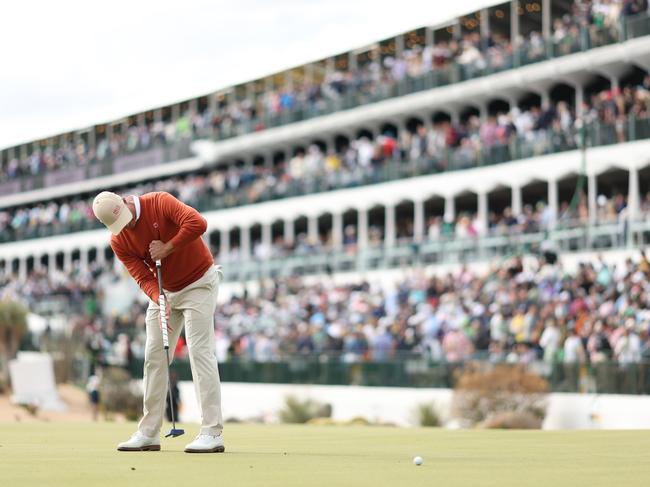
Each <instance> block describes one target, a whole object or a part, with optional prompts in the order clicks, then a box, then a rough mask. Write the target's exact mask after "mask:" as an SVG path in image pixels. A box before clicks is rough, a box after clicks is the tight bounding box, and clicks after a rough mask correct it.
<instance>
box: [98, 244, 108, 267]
mask: <svg viewBox="0 0 650 487" xmlns="http://www.w3.org/2000/svg"><path fill="white" fill-rule="evenodd" d="M105 251H106V249H105V248H104V247H102V246H99V247H97V248H96V249H95V255H96V256H97V257H95V262H97V264H98V265H99V266H100V267H104V264H105V263H106V252H105Z"/></svg>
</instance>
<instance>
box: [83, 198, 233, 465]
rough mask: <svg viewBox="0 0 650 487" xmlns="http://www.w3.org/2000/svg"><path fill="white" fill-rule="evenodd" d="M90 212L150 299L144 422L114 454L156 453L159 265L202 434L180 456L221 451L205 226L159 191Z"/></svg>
mask: <svg viewBox="0 0 650 487" xmlns="http://www.w3.org/2000/svg"><path fill="white" fill-rule="evenodd" d="M93 212H94V213H95V216H96V217H97V219H98V220H99V221H101V222H102V223H103V224H104V225H106V226H107V227H108V229H109V230H110V231H111V233H112V234H113V235H112V236H111V247H112V248H113V252H115V255H116V256H117V258H118V259H120V260H121V261H122V263H123V264H124V265H125V266H126V268H127V270H128V271H129V273H130V274H131V276H133V278H134V279H135V281H136V282H137V283H138V285H139V286H140V288H141V289H142V290H143V291H144V293H145V294H146V295H147V296H148V297H149V299H150V301H149V307H148V308H147V315H146V327H147V342H146V347H145V354H144V401H143V402H144V404H143V413H144V416H143V417H142V420H141V421H140V423H139V425H138V430H137V431H136V432H135V433H134V434H133V436H132V437H131V439H130V440H128V441H125V442H124V443H120V444H119V445H118V448H117V449H118V450H120V451H151V450H155V451H158V450H160V428H161V426H162V421H163V414H164V411H165V397H166V392H167V364H166V363H165V353H164V352H163V344H162V333H161V328H160V327H161V320H160V313H159V308H158V281H157V278H156V272H155V262H156V260H161V261H162V281H163V282H162V284H163V288H164V292H165V296H166V301H167V303H168V306H167V310H166V311H167V315H168V317H167V322H168V323H169V345H170V350H174V349H175V348H176V341H177V340H178V337H179V335H180V333H181V328H182V327H183V324H184V325H185V327H186V329H185V335H186V338H187V346H188V348H189V355H190V365H191V367H192V377H193V379H194V387H195V391H196V396H197V397H196V398H197V401H198V403H199V405H200V408H201V418H202V424H201V430H200V432H199V435H198V436H197V437H196V439H195V440H194V441H193V442H191V443H190V444H189V445H187V446H186V447H185V451H186V452H188V453H208V452H214V453H216V452H223V451H224V449H225V448H224V444H223V439H222V437H221V431H222V429H223V420H222V416H221V383H220V381H219V370H218V368H217V359H216V355H215V345H214V310H215V307H216V300H217V291H218V288H219V284H220V282H221V278H222V273H221V270H220V267H218V266H215V265H214V261H213V258H212V254H211V253H210V250H209V249H208V247H207V246H206V244H205V243H204V242H203V240H202V239H201V235H202V234H203V233H204V232H205V230H206V227H207V224H206V221H205V219H204V218H203V217H202V216H201V215H200V214H199V213H198V212H197V211H196V210H195V209H194V208H191V207H189V206H187V205H185V204H184V203H181V202H180V201H178V200H177V199H176V198H174V197H173V196H172V195H170V194H169V193H165V192H156V193H148V194H145V195H142V196H140V197H138V196H126V197H120V196H118V195H116V194H115V193H110V192H107V191H104V192H102V193H100V194H98V195H97V196H96V197H95V200H94V201H93Z"/></svg>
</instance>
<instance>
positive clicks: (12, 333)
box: [0, 300, 27, 384]
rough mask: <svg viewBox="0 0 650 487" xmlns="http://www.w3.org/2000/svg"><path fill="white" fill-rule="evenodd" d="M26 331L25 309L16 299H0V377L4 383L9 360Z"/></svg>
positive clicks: (7, 374) (7, 379) (14, 354)
mask: <svg viewBox="0 0 650 487" xmlns="http://www.w3.org/2000/svg"><path fill="white" fill-rule="evenodd" d="M26 332H27V309H26V308H25V307H24V306H23V305H22V304H20V303H18V302H16V301H10V300H2V301H0V379H1V380H2V382H4V383H5V384H7V383H9V361H10V360H11V359H13V358H14V357H15V356H16V353H17V352H18V348H19V347H20V341H21V340H22V338H23V336H24V335H25V333H26Z"/></svg>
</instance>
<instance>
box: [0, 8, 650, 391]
mask: <svg viewBox="0 0 650 487" xmlns="http://www.w3.org/2000/svg"><path fill="white" fill-rule="evenodd" d="M649 35H650V16H649V14H648V5H647V2H646V1H644V0H634V1H628V0H625V1H612V2H602V3H601V2H594V3H585V2H580V1H573V0H531V1H528V0H526V1H516V0H513V1H511V2H507V3H497V2H495V4H494V5H493V6H490V7H488V8H484V9H482V10H480V11H477V12H470V13H468V14H467V15H464V16H462V17H460V18H457V19H450V21H449V22H448V23H447V24H445V25H439V26H424V27H418V28H415V29H413V30H411V31H408V32H404V33H402V34H400V35H397V36H394V37H392V38H389V39H383V40H380V41H378V42H376V43H374V44H371V45H368V46H362V47H356V48H354V49H352V50H350V51H348V52H344V53H340V54H338V55H335V56H331V57H328V58H327V59H320V60H316V61H314V62H312V63H308V64H306V65H302V66H297V67H294V68H291V69H288V70H286V71H283V72H279V73H273V74H271V75H269V76H266V77H263V78H260V79H256V80H251V81H249V82H247V83H243V84H240V85H237V86H233V87H228V88H225V89H222V90H219V91H216V92H213V93H209V94H206V95H204V96H199V97H196V98H193V99H190V100H184V101H182V102H179V103H175V104H172V105H169V106H164V107H156V108H152V109H150V110H147V111H145V112H141V113H136V114H130V115H128V116H125V117H123V118H122V119H120V120H111V121H104V122H101V123H98V124H96V125H94V126H92V127H86V128H81V129H79V130H76V131H74V132H71V133H65V134H58V135H55V136H52V137H48V138H45V139H42V140H35V141H30V142H27V143H23V144H20V145H17V146H14V147H8V148H4V149H2V150H0V230H1V232H2V233H1V236H0V282H2V283H3V284H4V285H3V288H2V291H1V293H2V294H3V295H15V296H20V297H21V298H22V299H25V300H26V301H28V302H29V303H30V305H31V307H32V309H33V310H35V311H38V312H39V314H43V315H45V316H50V317H52V320H53V321H52V322H53V323H55V322H56V316H57V315H60V314H62V313H63V312H65V313H68V312H70V310H73V311H74V312H75V313H76V315H77V316H78V321H77V323H78V326H79V327H80V328H83V329H84V330H85V333H86V335H87V338H88V343H89V347H90V348H92V349H93V353H96V354H97V356H101V357H102V360H106V361H108V362H112V363H124V361H126V360H128V361H130V362H132V363H131V366H132V370H134V371H137V370H138V369H140V370H141V367H140V366H139V362H138V360H141V358H142V354H143V333H144V329H143V326H142V325H143V324H142V322H140V321H138V318H137V316H138V315H141V314H142V313H141V309H142V306H143V304H144V303H142V302H140V301H139V297H137V296H136V294H137V293H136V292H135V291H133V290H132V289H131V288H129V287H128V285H127V284H124V283H122V284H120V285H119V286H118V285H117V284H115V282H119V280H120V279H121V278H122V277H121V275H122V273H123V271H122V268H121V264H120V263H119V262H117V259H115V258H114V256H113V254H112V251H111V249H110V247H109V246H108V239H107V234H106V231H105V229H104V228H100V224H99V223H98V222H97V221H96V220H95V219H94V216H93V213H92V210H91V208H90V205H91V202H92V198H93V196H94V195H95V194H96V193H97V192H98V191H100V190H105V189H110V190H113V191H116V192H122V193H125V194H141V193H143V192H148V191H152V190H158V191H168V192H171V193H173V194H175V195H176V196H178V197H179V198H180V199H181V200H182V201H185V202H186V203H188V204H190V205H192V206H194V207H195V208H197V209H199V210H200V211H201V212H202V214H203V215H204V216H205V218H206V219H207V221H208V231H207V233H206V239H207V240H208V242H209V244H210V247H211V249H212V252H213V254H214V256H215V260H216V261H217V262H219V263H220V264H222V265H223V266H224V271H225V280H226V283H227V285H226V286H225V289H224V291H225V292H224V293H223V295H222V301H223V303H224V305H223V307H222V308H221V311H219V315H218V318H219V322H220V323H222V325H221V326H220V328H219V330H218V331H217V336H218V340H219V343H220V350H221V352H220V353H221V356H220V361H221V363H222V371H223V372H222V373H223V375H224V376H225V378H226V379H228V378H237V379H239V380H254V379H255V378H259V377H261V376H264V374H270V375H267V376H266V377H267V379H268V380H270V381H276V382H283V381H289V382H292V381H299V380H300V378H301V377H302V378H303V379H304V378H305V377H309V380H310V381H318V380H324V381H325V382H334V383H340V382H343V383H347V382H349V376H347V375H345V374H344V373H342V374H341V375H338V376H337V375H336V374H334V373H332V374H329V375H327V374H325V375H327V377H328V378H326V379H322V377H323V375H321V376H318V377H316V376H312V375H309V374H310V373H311V372H309V371H304V370H303V371H302V373H303V374H304V375H303V376H300V375H299V373H296V374H297V375H291V374H290V372H287V371H282V373H277V374H276V375H273V373H271V372H269V370H270V369H268V368H265V367H261V368H260V369H259V370H256V371H252V369H250V370H248V373H249V374H250V375H246V371H242V369H238V368H237V363H236V362H237V360H238V359H246V360H251V361H253V362H257V363H262V364H264V363H267V362H280V361H282V360H285V359H286V358H287V357H292V356H295V355H302V356H304V357H311V356H313V355H316V354H317V353H318V354H330V355H332V356H335V357H336V358H337V359H338V358H341V361H342V362H344V363H348V364H349V363H357V362H362V363H372V362H386V361H388V360H389V359H391V360H392V359H393V358H394V357H396V356H399V354H402V355H403V356H404V357H411V356H418V357H425V358H426V359H427V360H430V361H431V362H432V363H439V362H445V363H452V362H458V361H463V360H466V359H469V358H472V357H480V358H486V359H489V360H492V361H509V362H521V363H531V362H536V361H539V362H544V361H546V365H547V366H548V367H549V369H548V370H551V369H552V368H553V367H554V364H555V363H556V362H557V358H558V353H559V351H560V350H564V349H563V347H564V343H565V342H564V338H565V336H566V335H567V333H569V330H572V329H576V328H577V329H578V331H579V332H580V333H581V334H582V337H583V339H584V347H583V352H582V353H583V355H584V356H580V359H581V360H583V361H584V362H586V361H590V362H592V363H599V362H603V363H605V362H609V361H610V360H615V361H618V363H624V364H637V363H641V362H642V359H647V358H648V357H650V341H649V337H648V332H649V331H650V330H649V326H650V319H649V317H648V316H647V312H646V311H645V309H646V308H647V305H648V299H650V297H649V296H648V290H647V289H646V286H647V285H646V284H645V279H647V278H648V277H649V274H650V265H649V264H648V261H647V260H646V259H645V256H642V254H641V253H640V250H641V249H643V247H644V246H645V245H646V244H647V242H648V240H649V239H650V74H649V72H648V71H649V70H650V42H649V38H648V36H649ZM601 254H602V256H603V257H601ZM558 256H559V259H560V261H562V262H563V263H564V265H565V267H561V266H559V265H557V263H556V259H557V258H558ZM582 260H587V261H588V264H587V265H584V266H583V265H579V264H578V263H579V262H580V261H582ZM450 270H451V271H453V272H455V273H457V274H458V276H457V278H458V280H457V281H456V280H455V279H454V278H452V277H450V275H447V272H448V271H450ZM389 271H390V272H389ZM565 272H566V273H567V275H565V274H564V273H565ZM434 276H435V277H434ZM491 276H492V277H491ZM641 281H643V283H644V284H643V286H641V284H639V283H640V282H641ZM513 283H514V284H513ZM120 286H121V287H120ZM115 287H118V288H119V290H120V293H121V292H122V291H123V290H127V291H128V292H126V294H125V295H124V296H119V297H118V296H117V295H118V294H120V293H118V292H116V291H111V289H112V288H115ZM244 289H246V291H247V292H246V293H244V291H243V290H244ZM536 289H537V290H536ZM132 291H133V292H132ZM131 295H132V296H131ZM106 296H113V297H115V299H113V300H110V302H107V301H109V300H108V299H107V298H106ZM118 298H119V299H118ZM536 299H538V301H537V302H536V301H535V300H536ZM558 310H559V311H558ZM586 311H589V312H590V313H591V315H590V316H589V317H585V316H584V313H583V312H586ZM116 312H117V313H118V316H117V317H116V316H115V313H116ZM599 313H600V314H599ZM630 320H632V321H630ZM549 329H550V330H556V329H557V330H559V331H558V333H557V336H556V334H555V332H554V331H550V332H547V330H549ZM458 330H463V332H462V333H460V335H461V336H460V337H455V335H457V334H458ZM120 333H124V334H125V335H128V338H126V340H127V343H128V346H127V348H129V347H130V348H129V350H128V351H125V347H124V340H123V339H120V341H118V340H117V339H116V337H117V336H118V334H120ZM623 335H624V336H625V337H629V336H630V335H634V337H636V338H635V339H630V338H626V339H625V340H623V341H620V342H619V341H618V340H619V338H620V337H621V336H623ZM560 336H561V337H562V338H561V339H560ZM603 336H604V337H606V338H605V341H608V342H611V343H610V346H609V347H608V348H607V347H605V345H602V343H601V342H602V340H601V337H603ZM637 341H638V344H637ZM568 353H569V352H568V351H567V350H565V356H566V354H568ZM178 354H179V355H180V356H182V355H183V350H182V347H181V348H180V349H179V350H178ZM134 357H135V361H133V358H134ZM229 362H233V365H232V366H231V364H229ZM404 364H406V366H405V365H404ZM396 367H398V369H395V370H399V371H400V372H399V373H400V375H399V377H400V378H401V379H400V380H404V381H407V382H408V383H409V384H411V385H415V386H418V385H423V384H429V385H431V384H432V383H433V381H435V380H440V381H441V382H437V383H438V384H441V385H449V383H450V381H451V380H452V378H451V376H450V375H445V376H444V377H443V378H441V377H442V376H441V375H440V373H439V371H438V370H435V371H434V372H432V373H431V374H430V375H426V374H421V375H417V374H416V373H411V372H409V371H408V370H407V369H408V362H401V363H400V365H397V366H396ZM364 370H365V369H364ZM373 370H374V369H372V370H371V369H368V370H367V371H366V372H364V373H365V374H366V378H365V379H363V380H362V381H361V383H367V384H373V385H377V384H387V382H386V377H388V376H390V374H393V373H394V372H391V371H390V370H388V369H386V371H385V372H384V373H383V375H382V374H379V375H376V376H374V378H373V375H372V374H373V373H374V372H373ZM431 370H434V368H433V367H432V369H431ZM634 370H636V371H637V372H635V373H636V375H635V376H634V378H633V379H630V380H627V381H624V382H623V383H619V382H617V381H616V380H614V379H613V376H612V374H615V372H611V373H603V374H601V375H599V376H598V387H599V390H600V391H610V392H635V393H636V392H645V393H648V392H650V382H649V381H648V379H647V374H646V366H645V365H639V367H638V369H637V368H635V369H634ZM283 374H284V375H283ZM287 374H288V375H287ZM319 377H320V379H319ZM377 377H379V379H378V378H377ZM572 377H573V376H570V375H567V376H566V377H560V378H558V380H557V383H555V385H557V390H578V389H579V388H580V387H581V386H580V384H578V381H577V379H576V377H577V376H576V377H573V379H572ZM436 378H437V379H436ZM574 379H575V380H574ZM373 381H374V382H373ZM405 383H406V382H403V383H402V384H393V385H404V384H405Z"/></svg>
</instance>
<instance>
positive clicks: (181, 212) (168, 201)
mask: <svg viewBox="0 0 650 487" xmlns="http://www.w3.org/2000/svg"><path fill="white" fill-rule="evenodd" d="M159 204H160V210H161V212H162V214H163V215H164V216H165V217H166V218H168V219H169V220H171V221H173V222H174V223H175V224H176V225H178V227H179V230H178V233H177V234H176V235H174V237H173V238H172V239H171V240H170V241H169V242H164V243H163V242H159V241H157V240H154V241H153V242H151V245H150V246H149V253H150V254H151V258H152V259H153V260H158V259H164V258H165V257H167V256H168V255H169V254H171V253H172V252H174V251H175V250H178V249H182V248H183V247H185V246H186V245H187V244H189V243H190V242H193V241H194V240H196V239H197V238H200V237H201V235H203V234H204V233H205V231H206V230H207V228H208V223H207V222H206V221H205V218H203V217H202V216H201V214H200V213H199V212H198V211H196V210H195V209H194V208H192V207H191V206H188V205H186V204H185V203H182V202H180V201H179V200H177V199H176V198H174V197H173V196H172V195H171V194H169V193H162V194H161V196H160V202H159Z"/></svg>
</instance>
